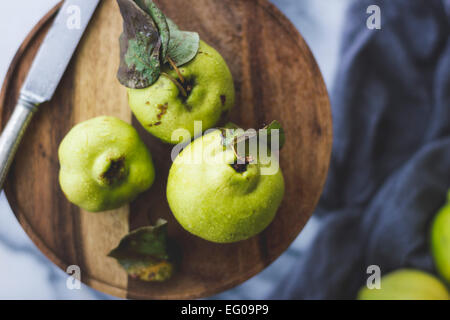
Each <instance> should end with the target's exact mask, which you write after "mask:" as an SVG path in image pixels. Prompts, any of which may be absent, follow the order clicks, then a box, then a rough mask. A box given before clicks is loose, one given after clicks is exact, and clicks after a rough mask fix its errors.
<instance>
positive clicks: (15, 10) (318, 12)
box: [0, 0, 364, 299]
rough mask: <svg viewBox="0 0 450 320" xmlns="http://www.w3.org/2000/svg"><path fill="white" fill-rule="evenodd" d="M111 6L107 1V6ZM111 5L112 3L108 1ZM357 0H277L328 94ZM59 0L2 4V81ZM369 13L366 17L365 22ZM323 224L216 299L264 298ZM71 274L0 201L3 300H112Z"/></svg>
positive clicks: (310, 228)
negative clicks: (69, 284) (75, 282)
mask: <svg viewBox="0 0 450 320" xmlns="http://www.w3.org/2000/svg"><path fill="white" fill-rule="evenodd" d="M103 1H106V0H103ZM108 1H110V0H108ZM351 1H353V0H272V2H273V3H274V4H275V5H277V6H278V7H279V8H280V9H281V10H282V11H283V12H284V13H285V14H286V15H287V16H288V17H289V18H290V19H291V21H292V22H293V23H294V24H295V25H296V27H297V28H299V30H300V31H301V33H302V34H303V36H304V38H305V39H306V41H307V42H308V44H309V45H310V47H311V49H312V51H313V53H314V55H315V57H316V59H317V61H318V64H319V66H320V69H321V70H322V73H323V75H324V78H325V81H326V83H327V86H328V88H331V86H332V84H333V77H334V75H335V71H336V66H337V63H338V50H339V42H340V35H341V30H342V26H343V24H344V12H345V8H346V7H347V5H348V4H349V3H350V2H351ZM57 2H58V0H15V1H1V2H0V32H1V35H2V36H1V38H0V81H1V82H3V79H4V76H5V74H6V72H7V69H8V66H9V64H10V62H11V60H12V58H13V56H14V54H15V52H16V50H17V49H18V47H19V46H20V44H21V42H22V41H23V39H24V38H25V37H26V35H27V34H28V32H29V31H30V30H31V29H32V27H33V26H34V25H35V24H36V23H37V22H38V21H39V19H40V18H41V17H42V16H43V15H44V14H45V13H46V12H48V10H49V9H50V8H52V7H53V6H54V5H55V4H56V3H57ZM363 17H364V13H362V18H363ZM318 223H320V222H319V221H317V220H316V219H312V220H311V221H310V222H309V223H308V225H307V228H305V229H304V230H303V232H302V233H301V235H300V236H299V237H298V239H297V240H296V241H295V242H294V243H293V244H292V246H291V248H290V249H289V250H288V251H286V253H285V254H283V255H282V256H281V257H280V258H279V259H278V260H277V261H276V262H274V263H273V264H272V265H271V266H270V267H269V268H267V269H266V270H265V271H263V272H261V273H260V274H259V275H258V276H256V277H254V278H252V279H250V280H249V281H247V282H246V283H244V284H242V285H241V286H239V287H237V288H235V289H233V290H230V291H227V292H225V293H223V294H221V295H218V296H216V297H214V298H225V299H226V298H234V299H258V298H264V297H265V295H266V294H267V292H268V291H270V289H271V288H272V287H273V284H274V283H275V282H276V281H278V279H280V277H282V276H285V275H286V273H287V272H288V270H289V269H290V268H291V267H292V266H293V264H294V263H295V261H296V259H298V258H301V255H302V252H304V251H305V250H307V249H308V244H309V243H310V241H311V240H312V237H313V235H314V234H315V232H316V230H317V225H318ZM66 279H67V276H66V274H65V273H64V272H63V271H62V270H60V269H58V268H57V267H56V266H55V265H53V264H52V263H51V262H50V261H49V260H48V259H47V258H46V257H45V256H44V255H43V254H42V253H40V252H39V250H38V249H37V248H36V246H35V245H34V244H33V243H32V242H31V240H30V239H29V238H28V236H27V235H26V234H25V232H24V231H23V230H22V228H21V227H20V225H19V223H18V222H17V220H16V219H15V217H14V215H13V213H12V212H11V209H10V207H9V205H8V202H7V200H6V198H5V195H4V193H3V192H2V193H1V196H0V299H108V298H110V297H109V296H107V295H104V294H102V293H99V292H97V291H95V290H92V289H90V288H88V287H86V286H83V287H82V288H81V290H68V289H67V288H66Z"/></svg>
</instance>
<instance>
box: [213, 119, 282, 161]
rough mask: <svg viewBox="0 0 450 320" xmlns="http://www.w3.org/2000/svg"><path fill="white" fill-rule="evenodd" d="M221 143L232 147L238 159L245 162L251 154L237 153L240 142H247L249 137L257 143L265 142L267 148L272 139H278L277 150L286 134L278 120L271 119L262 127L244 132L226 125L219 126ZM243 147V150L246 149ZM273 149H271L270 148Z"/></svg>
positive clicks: (270, 144)
mask: <svg viewBox="0 0 450 320" xmlns="http://www.w3.org/2000/svg"><path fill="white" fill-rule="evenodd" d="M221 133H222V144H223V146H224V147H226V148H233V150H234V153H235V154H236V156H237V158H238V159H241V160H245V163H247V162H251V160H252V159H251V156H250V155H249V154H245V155H239V154H238V145H239V144H240V143H248V142H249V141H250V140H251V139H258V145H260V144H261V143H264V144H266V146H267V150H271V148H272V139H278V146H279V147H278V150H276V151H279V150H281V149H282V148H283V146H284V144H285V142H286V136H285V132H284V129H283V127H282V126H281V124H280V123H279V122H278V121H276V120H275V121H272V122H271V123H270V124H269V125H267V126H265V127H263V128H262V129H260V130H259V133H258V132H257V131H252V132H244V130H243V129H240V128H237V127H235V126H234V125H233V126H226V127H225V128H221ZM248 149H249V148H245V149H244V150H248ZM271 151H273V150H271Z"/></svg>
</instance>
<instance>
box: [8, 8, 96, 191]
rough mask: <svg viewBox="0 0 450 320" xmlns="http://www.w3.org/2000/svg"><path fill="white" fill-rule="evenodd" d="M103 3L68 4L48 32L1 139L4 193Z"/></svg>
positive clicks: (61, 9)
mask: <svg viewBox="0 0 450 320" xmlns="http://www.w3.org/2000/svg"><path fill="white" fill-rule="evenodd" d="M99 2H100V0H65V1H64V3H63V5H62V7H61V8H60V10H59V12H58V15H57V16H56V18H55V21H54V22H53V25H52V26H51V28H50V30H49V31H48V33H47V35H46V37H45V39H44V42H43V43H42V45H41V47H40V48H39V51H38V53H37V55H36V58H35V59H34V61H33V64H32V65H31V69H30V71H29V72H28V75H27V78H26V79H25V82H24V84H23V86H22V89H21V90H20V95H19V99H18V102H17V105H16V107H15V109H14V112H13V114H12V115H11V118H10V119H9V121H8V123H7V124H6V127H5V129H4V130H3V132H2V134H1V136H0V190H1V189H2V188H3V184H4V182H5V179H6V176H7V174H8V170H9V168H10V166H11V163H12V161H13V159H14V155H15V154H16V151H17V148H18V146H19V144H20V141H21V140H22V137H23V135H24V133H25V131H26V129H27V127H28V125H29V123H30V121H31V118H32V117H33V115H34V113H35V112H36V111H37V110H38V106H39V105H41V104H42V103H44V102H47V101H50V100H51V98H52V97H53V94H54V93H55V90H56V88H57V87H58V84H59V82H60V80H61V78H62V76H63V74H64V72H65V70H66V68H67V66H68V64H69V62H70V60H71V58H72V56H73V53H74V52H75V49H76V48H77V46H78V43H79V42H80V40H81V37H82V36H83V33H84V31H85V30H86V28H87V26H88V24H89V21H90V20H91V17H92V15H93V14H94V12H95V9H96V8H97V5H98V3H99Z"/></svg>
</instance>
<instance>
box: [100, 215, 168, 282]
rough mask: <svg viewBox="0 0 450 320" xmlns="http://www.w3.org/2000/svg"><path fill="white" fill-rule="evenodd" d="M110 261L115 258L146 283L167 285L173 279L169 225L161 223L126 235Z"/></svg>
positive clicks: (162, 221)
mask: <svg viewBox="0 0 450 320" xmlns="http://www.w3.org/2000/svg"><path fill="white" fill-rule="evenodd" d="M108 256H109V257H112V258H115V259H116V260H117V261H118V262H119V263H120V265H121V266H122V267H123V268H124V269H125V270H126V271H127V273H128V274H129V275H130V276H131V277H133V278H138V279H140V280H143V281H165V280H167V279H169V278H170V277H171V276H172V273H173V269H174V268H173V265H172V263H171V262H170V257H169V249H168V241H167V221H165V220H162V219H159V220H158V221H157V223H156V225H155V226H148V227H143V228H139V229H136V230H135V231H132V232H131V233H129V234H128V235H126V236H125V237H124V238H123V239H122V240H121V241H120V243H119V245H118V247H117V248H115V249H113V250H112V251H111V252H110V253H109V254H108Z"/></svg>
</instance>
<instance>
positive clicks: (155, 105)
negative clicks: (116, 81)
mask: <svg viewBox="0 0 450 320" xmlns="http://www.w3.org/2000/svg"><path fill="white" fill-rule="evenodd" d="M179 70H180V72H181V74H182V75H183V77H184V79H185V85H184V86H185V87H189V88H190V90H189V89H187V91H188V92H189V95H188V97H187V98H185V97H183V96H182V94H181V92H180V89H179V88H178V87H177V86H176V84H174V83H173V81H171V80H170V79H169V78H168V77H167V76H165V75H163V74H162V75H161V76H160V77H159V79H158V81H157V82H155V83H154V84H153V85H152V86H150V87H148V88H145V89H128V101H129V105H130V107H131V110H132V111H133V113H134V115H135V116H136V118H137V119H138V120H139V122H140V123H141V125H142V126H143V127H144V128H145V129H146V130H147V131H148V132H150V133H151V134H152V135H154V136H156V137H157V138H159V139H161V140H162V141H164V142H168V143H174V144H176V143H179V142H182V141H185V140H186V139H181V140H182V141H181V140H180V139H179V137H177V138H176V139H177V140H174V141H172V133H173V132H174V130H176V129H180V128H183V129H186V130H188V131H189V133H190V135H191V137H194V121H202V127H203V131H204V130H207V129H209V128H212V127H214V126H215V125H216V124H217V122H218V121H219V120H220V118H221V116H222V115H223V114H225V113H227V112H228V110H230V109H231V108H232V107H233V105H234V100H235V92H234V84H233V77H232V75H231V72H230V70H229V69H228V66H227V64H226V62H225V60H224V59H223V58H222V56H221V55H220V54H219V53H218V52H217V51H216V50H215V49H213V48H212V47H210V46H209V45H207V44H206V43H205V42H203V41H200V48H199V52H198V54H197V56H196V57H195V58H194V60H192V61H191V62H189V63H187V64H185V65H183V66H181V67H180V68H179ZM162 71H163V72H165V73H167V74H169V75H171V76H172V77H173V78H174V79H177V73H176V72H175V71H174V70H172V69H171V67H170V66H168V65H166V66H165V67H164V68H163V70H162Z"/></svg>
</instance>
